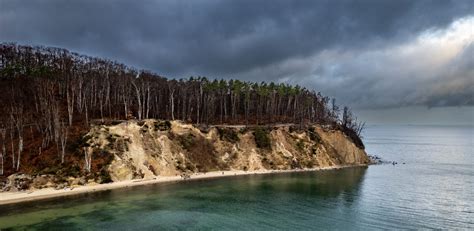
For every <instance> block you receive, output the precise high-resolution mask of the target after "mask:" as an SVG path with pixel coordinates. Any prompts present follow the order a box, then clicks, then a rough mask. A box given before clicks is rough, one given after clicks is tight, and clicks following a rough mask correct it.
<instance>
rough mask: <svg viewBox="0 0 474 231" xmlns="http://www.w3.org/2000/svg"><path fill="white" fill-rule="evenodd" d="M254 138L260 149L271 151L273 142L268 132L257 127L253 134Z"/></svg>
mask: <svg viewBox="0 0 474 231" xmlns="http://www.w3.org/2000/svg"><path fill="white" fill-rule="evenodd" d="M253 136H254V138H255V143H256V144H257V147H258V148H263V149H271V147H272V146H271V141H270V137H269V132H268V131H267V130H265V129H263V128H260V127H257V128H256V129H255V131H254V132H253Z"/></svg>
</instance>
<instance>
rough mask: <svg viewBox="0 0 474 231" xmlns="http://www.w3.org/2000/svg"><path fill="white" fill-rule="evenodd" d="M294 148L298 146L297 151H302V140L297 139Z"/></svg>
mask: <svg viewBox="0 0 474 231" xmlns="http://www.w3.org/2000/svg"><path fill="white" fill-rule="evenodd" d="M296 148H298V150H299V151H303V150H304V142H303V140H298V142H297V143H296Z"/></svg>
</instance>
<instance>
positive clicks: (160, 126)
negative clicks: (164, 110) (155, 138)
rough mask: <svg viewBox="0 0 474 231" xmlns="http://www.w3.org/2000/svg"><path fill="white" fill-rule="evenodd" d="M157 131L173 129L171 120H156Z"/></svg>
mask: <svg viewBox="0 0 474 231" xmlns="http://www.w3.org/2000/svg"><path fill="white" fill-rule="evenodd" d="M154 129H155V131H168V130H170V129H171V122H170V121H168V120H165V121H160V122H155V128H154Z"/></svg>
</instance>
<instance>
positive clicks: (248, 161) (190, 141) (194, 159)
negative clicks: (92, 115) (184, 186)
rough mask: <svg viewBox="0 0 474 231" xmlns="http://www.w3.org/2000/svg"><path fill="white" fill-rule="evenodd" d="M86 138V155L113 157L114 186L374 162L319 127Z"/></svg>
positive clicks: (184, 128) (150, 130)
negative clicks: (209, 174)
mask: <svg viewBox="0 0 474 231" xmlns="http://www.w3.org/2000/svg"><path fill="white" fill-rule="evenodd" d="M85 137H86V141H85V142H86V145H85V146H86V147H85V148H84V151H85V152H86V153H85V155H90V156H91V158H94V155H110V163H108V166H107V167H106V171H107V173H108V174H109V175H110V180H112V181H114V182H117V181H124V180H131V179H152V178H155V177H156V176H176V175H183V174H191V173H195V172H208V171H220V170H223V171H224V170H249V171H251V170H265V169H266V170H288V169H306V168H316V167H330V166H351V165H354V166H356V165H367V164H368V163H369V158H368V156H367V154H366V153H365V151H364V150H363V149H361V148H359V147H357V146H356V145H355V144H354V142H352V140H351V139H350V138H349V137H347V136H346V135H345V134H344V133H343V132H341V131H339V130H331V129H325V128H323V127H321V126H318V125H315V126H310V127H307V128H305V129H296V128H295V127H294V126H292V125H278V126H273V127H272V126H267V127H245V126H211V127H205V128H197V127H195V126H193V125H191V124H184V123H181V122H179V121H171V122H168V121H157V120H144V121H140V122H137V121H128V122H123V123H120V124H117V125H112V126H104V125H100V126H99V125H98V126H95V127H93V128H92V129H91V131H90V132H89V133H88V134H87V135H86V136H85ZM107 173H106V174H107Z"/></svg>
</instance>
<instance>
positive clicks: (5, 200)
mask: <svg viewBox="0 0 474 231" xmlns="http://www.w3.org/2000/svg"><path fill="white" fill-rule="evenodd" d="M346 167H357V166H333V167H324V168H311V169H293V170H256V171H242V170H232V171H215V172H207V173H195V174H193V175H191V176H190V178H187V179H183V178H182V177H181V176H159V177H156V178H154V179H138V180H128V181H120V182H113V183H108V184H89V185H84V186H79V187H76V188H65V189H59V190H56V189H54V188H45V189H36V190H27V191H20V192H2V193H0V205H5V204H14V203H21V202H27V201H35V200H42V199H49V198H55V197H62V196H71V195H77V194H82V193H91V192H99V191H105V190H111V189H119V188H127V187H134V186H140V185H150V184H159V183H165V182H178V181H190V180H199V179H211V178H217V177H232V176H241V175H252V174H271V173H288V172H306V171H320V170H331V169H339V168H346Z"/></svg>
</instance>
